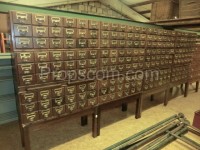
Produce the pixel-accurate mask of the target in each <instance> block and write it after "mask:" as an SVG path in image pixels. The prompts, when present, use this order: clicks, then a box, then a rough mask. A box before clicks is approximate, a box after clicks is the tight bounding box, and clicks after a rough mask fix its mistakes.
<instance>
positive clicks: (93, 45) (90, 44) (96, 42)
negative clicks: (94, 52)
mask: <svg viewBox="0 0 200 150" xmlns="http://www.w3.org/2000/svg"><path fill="white" fill-rule="evenodd" d="M88 47H89V48H98V47H99V40H98V39H89V40H88Z"/></svg>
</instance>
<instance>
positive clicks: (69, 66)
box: [65, 60, 76, 70]
mask: <svg viewBox="0 0 200 150" xmlns="http://www.w3.org/2000/svg"><path fill="white" fill-rule="evenodd" d="M65 69H66V70H75V69H76V61H74V60H72V61H65Z"/></svg>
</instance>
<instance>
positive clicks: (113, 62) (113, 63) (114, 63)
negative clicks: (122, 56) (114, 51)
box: [110, 58, 118, 65]
mask: <svg viewBox="0 0 200 150" xmlns="http://www.w3.org/2000/svg"><path fill="white" fill-rule="evenodd" d="M117 64H118V59H117V58H110V65H117Z"/></svg>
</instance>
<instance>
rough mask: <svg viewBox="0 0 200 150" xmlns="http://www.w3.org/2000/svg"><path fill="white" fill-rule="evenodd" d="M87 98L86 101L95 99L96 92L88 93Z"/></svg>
mask: <svg viewBox="0 0 200 150" xmlns="http://www.w3.org/2000/svg"><path fill="white" fill-rule="evenodd" d="M87 97H88V99H91V98H95V97H97V91H96V90H93V91H88V92H87Z"/></svg>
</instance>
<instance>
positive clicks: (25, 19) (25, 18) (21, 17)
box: [12, 11, 32, 24]
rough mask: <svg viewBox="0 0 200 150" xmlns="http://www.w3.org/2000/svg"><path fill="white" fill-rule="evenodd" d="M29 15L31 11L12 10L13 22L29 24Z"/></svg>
mask: <svg viewBox="0 0 200 150" xmlns="http://www.w3.org/2000/svg"><path fill="white" fill-rule="evenodd" d="M31 16H32V15H31V13H26V12H17V11H13V12H12V20H13V23H20V24H31Z"/></svg>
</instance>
